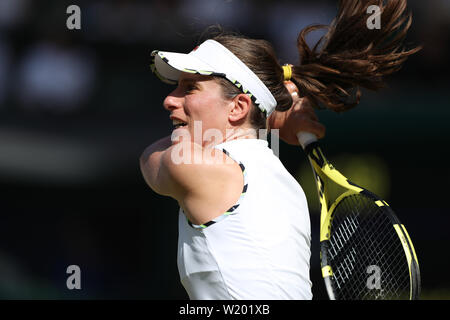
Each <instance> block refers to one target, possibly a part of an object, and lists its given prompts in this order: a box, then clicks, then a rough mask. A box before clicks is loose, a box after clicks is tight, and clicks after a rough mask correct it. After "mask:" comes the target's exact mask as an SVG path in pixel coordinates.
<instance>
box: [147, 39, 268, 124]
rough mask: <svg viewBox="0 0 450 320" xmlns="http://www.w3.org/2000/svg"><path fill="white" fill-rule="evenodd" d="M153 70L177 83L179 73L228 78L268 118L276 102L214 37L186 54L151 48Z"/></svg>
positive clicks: (249, 71)
mask: <svg viewBox="0 0 450 320" xmlns="http://www.w3.org/2000/svg"><path fill="white" fill-rule="evenodd" d="M152 58H153V61H152V66H151V67H152V70H153V72H154V73H155V74H156V75H157V76H158V77H159V78H160V79H161V80H162V81H164V82H166V83H169V84H176V83H177V82H178V78H179V77H180V74H181V72H188V73H197V74H202V75H209V76H219V77H223V78H226V79H228V80H229V81H231V82H232V83H233V84H234V85H235V86H236V87H238V88H239V89H241V90H242V92H243V93H246V94H248V95H249V96H250V98H252V101H253V102H254V103H255V105H256V106H257V107H258V108H259V109H261V111H263V112H264V113H265V114H266V116H267V117H268V116H269V115H270V114H271V113H272V111H273V110H275V107H276V105H277V102H276V100H275V98H274V97H273V95H272V94H271V93H270V91H269V89H267V87H266V86H265V85H264V83H263V82H262V81H261V80H260V79H259V78H258V76H257V75H256V74H254V73H253V72H252V71H251V70H250V69H249V68H248V67H247V66H246V65H245V64H244V63H243V62H242V61H241V60H239V59H238V57H236V56H235V55H234V54H233V53H232V52H231V51H229V50H228V49H227V48H225V47H224V46H223V45H221V44H220V43H219V42H217V41H215V40H206V41H205V42H203V43H202V44H201V45H200V46H198V47H196V48H195V49H194V50H192V51H191V52H190V53H189V54H185V53H176V52H165V51H157V50H155V51H153V52H152Z"/></svg>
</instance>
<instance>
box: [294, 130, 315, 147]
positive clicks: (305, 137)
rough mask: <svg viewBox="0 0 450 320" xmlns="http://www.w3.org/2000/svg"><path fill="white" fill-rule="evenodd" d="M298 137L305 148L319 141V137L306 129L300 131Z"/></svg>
mask: <svg viewBox="0 0 450 320" xmlns="http://www.w3.org/2000/svg"><path fill="white" fill-rule="evenodd" d="M297 139H298V142H300V145H301V146H302V148H303V149H305V148H306V147H307V146H308V145H309V144H311V143H313V142H316V141H317V137H316V135H315V134H314V133H310V132H305V131H300V132H298V133H297Z"/></svg>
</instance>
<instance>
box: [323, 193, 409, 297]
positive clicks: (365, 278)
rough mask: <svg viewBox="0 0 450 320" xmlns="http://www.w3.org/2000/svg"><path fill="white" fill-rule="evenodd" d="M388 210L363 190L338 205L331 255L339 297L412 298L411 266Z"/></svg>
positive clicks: (331, 240) (334, 281) (328, 253)
mask: <svg viewBox="0 0 450 320" xmlns="http://www.w3.org/2000/svg"><path fill="white" fill-rule="evenodd" d="M386 210H387V209H385V208H384V207H379V206H377V205H376V204H375V203H374V202H373V200H371V199H369V198H367V197H365V196H363V195H359V194H357V195H352V196H348V197H346V198H344V199H343V200H342V201H341V202H340V203H339V204H338V206H337V207H336V209H335V211H334V218H333V221H332V227H331V237H330V240H329V250H328V252H327V255H328V257H327V259H328V262H329V265H330V266H331V268H332V270H333V276H332V277H331V280H332V283H333V286H334V289H335V291H336V293H337V296H338V297H337V298H338V299H349V300H352V299H362V300H363V299H408V298H409V293H410V280H409V268H408V265H407V261H406V258H405V254H404V251H403V247H402V245H401V242H400V239H399V238H398V236H397V234H396V232H395V229H394V228H393V225H392V221H391V219H390V217H389V215H388V213H387V212H386Z"/></svg>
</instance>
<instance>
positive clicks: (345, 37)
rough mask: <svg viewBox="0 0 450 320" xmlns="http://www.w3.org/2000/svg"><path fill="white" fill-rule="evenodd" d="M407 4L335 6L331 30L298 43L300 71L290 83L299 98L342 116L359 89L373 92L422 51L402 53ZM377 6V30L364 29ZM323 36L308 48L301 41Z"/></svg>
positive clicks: (347, 1) (353, 0) (375, 0)
mask: <svg viewBox="0 0 450 320" xmlns="http://www.w3.org/2000/svg"><path fill="white" fill-rule="evenodd" d="M406 3H407V1H406V0H389V1H387V2H386V4H384V1H383V0H340V1H339V12H338V15H337V17H336V18H335V20H334V21H333V22H332V23H331V24H330V26H319V25H316V26H310V27H307V28H305V29H303V30H302V31H301V32H300V34H299V36H298V39H297V47H298V51H299V54H300V65H296V66H294V67H293V68H292V69H293V79H292V81H293V82H294V83H295V84H296V85H297V87H298V88H299V91H300V94H301V95H303V96H307V97H308V98H310V100H311V101H312V102H313V104H314V105H315V106H320V107H324V108H328V109H331V110H333V111H337V112H341V111H346V110H348V109H350V108H353V107H355V106H356V105H357V104H358V103H359V101H360V97H361V88H366V89H371V90H378V89H380V88H382V87H383V86H384V82H383V77H384V76H386V75H389V74H391V73H393V72H396V71H398V70H399V69H400V68H401V65H402V63H403V62H404V61H405V60H406V59H407V57H408V56H410V55H411V54H413V53H416V52H417V51H419V50H420V49H421V48H420V47H417V48H414V49H411V50H405V49H403V48H402V43H403V40H404V39H405V37H406V33H407V31H408V29H409V27H410V26H411V21H412V16H411V14H405V9H406ZM370 5H377V6H378V7H379V8H380V12H381V28H380V29H369V28H368V27H367V19H368V18H369V17H370V15H369V14H368V13H367V11H366V10H367V8H368V6H370ZM320 28H328V32H327V33H326V34H325V36H323V37H322V38H321V39H320V40H319V41H318V43H317V44H316V45H315V46H314V47H313V48H310V47H309V46H308V45H307V43H306V40H305V39H306V36H307V34H308V33H310V32H311V31H314V30H317V29H320Z"/></svg>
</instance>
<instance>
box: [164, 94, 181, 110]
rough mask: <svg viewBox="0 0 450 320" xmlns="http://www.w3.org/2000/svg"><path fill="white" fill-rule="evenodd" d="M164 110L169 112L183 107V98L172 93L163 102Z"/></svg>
mask: <svg viewBox="0 0 450 320" xmlns="http://www.w3.org/2000/svg"><path fill="white" fill-rule="evenodd" d="M163 106H164V109H166V110H168V111H172V110H174V109H177V108H180V107H181V98H180V97H177V96H175V95H174V94H173V92H172V93H170V94H169V95H168V96H167V97H166V98H165V99H164V102H163Z"/></svg>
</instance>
